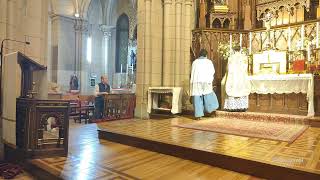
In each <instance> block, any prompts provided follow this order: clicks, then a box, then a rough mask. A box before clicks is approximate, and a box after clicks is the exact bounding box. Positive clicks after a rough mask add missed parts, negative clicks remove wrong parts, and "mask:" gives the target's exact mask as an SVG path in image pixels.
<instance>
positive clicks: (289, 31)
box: [288, 27, 291, 51]
mask: <svg viewBox="0 0 320 180" xmlns="http://www.w3.org/2000/svg"><path fill="white" fill-rule="evenodd" d="M288 50H289V51H291V28H290V27H288Z"/></svg>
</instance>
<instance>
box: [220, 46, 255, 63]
mask: <svg viewBox="0 0 320 180" xmlns="http://www.w3.org/2000/svg"><path fill="white" fill-rule="evenodd" d="M236 46H237V44H236V43H235V42H231V43H221V42H220V43H219V45H218V50H217V52H218V53H219V54H220V57H222V58H223V59H224V60H228V58H229V56H230V54H232V53H233V50H232V49H233V48H234V47H236ZM241 52H242V53H243V54H245V55H249V49H248V48H246V47H241Z"/></svg>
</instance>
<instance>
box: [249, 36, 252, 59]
mask: <svg viewBox="0 0 320 180" xmlns="http://www.w3.org/2000/svg"><path fill="white" fill-rule="evenodd" d="M251 51H252V32H250V33H249V54H251Z"/></svg>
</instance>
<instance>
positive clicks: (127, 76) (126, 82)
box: [126, 64, 129, 84]
mask: <svg viewBox="0 0 320 180" xmlns="http://www.w3.org/2000/svg"><path fill="white" fill-rule="evenodd" d="M128 71H129V64H127V71H126V84H128Z"/></svg>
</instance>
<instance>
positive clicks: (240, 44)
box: [240, 33, 242, 50]
mask: <svg viewBox="0 0 320 180" xmlns="http://www.w3.org/2000/svg"><path fill="white" fill-rule="evenodd" d="M240 50H242V33H240Z"/></svg>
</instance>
